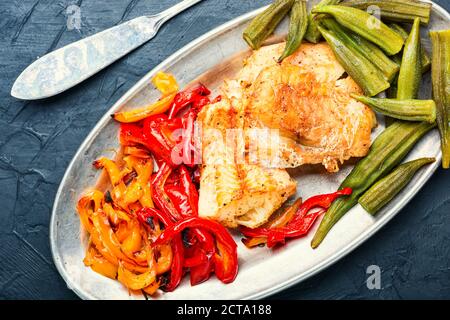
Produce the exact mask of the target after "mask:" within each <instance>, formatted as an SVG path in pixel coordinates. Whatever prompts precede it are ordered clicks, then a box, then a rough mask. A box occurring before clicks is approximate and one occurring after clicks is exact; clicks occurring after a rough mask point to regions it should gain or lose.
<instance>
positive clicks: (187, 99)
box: [169, 84, 211, 119]
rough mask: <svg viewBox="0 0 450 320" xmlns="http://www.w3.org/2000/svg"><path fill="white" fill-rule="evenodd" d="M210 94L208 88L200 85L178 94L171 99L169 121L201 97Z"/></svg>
mask: <svg viewBox="0 0 450 320" xmlns="http://www.w3.org/2000/svg"><path fill="white" fill-rule="evenodd" d="M210 93H211V91H209V90H208V88H206V87H205V86H204V85H202V84H199V85H197V86H195V87H193V88H190V89H186V90H184V91H181V92H178V93H177V94H176V95H175V98H174V99H173V102H172V106H171V108H170V111H169V119H172V118H174V117H175V116H176V115H177V113H178V112H179V111H181V110H182V109H184V108H186V107H187V106H188V105H190V104H193V103H194V102H195V101H196V100H198V99H200V98H201V97H202V96H208V95H209V94H210Z"/></svg>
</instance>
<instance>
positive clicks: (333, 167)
mask: <svg viewBox="0 0 450 320" xmlns="http://www.w3.org/2000/svg"><path fill="white" fill-rule="evenodd" d="M283 48H284V44H275V45H271V46H267V47H263V48H261V49H260V50H258V51H255V52H254V53H253V54H252V55H251V56H250V57H249V58H248V59H247V60H246V61H245V63H244V67H243V69H242V70H241V71H240V72H239V73H238V75H237V77H236V78H235V79H234V80H229V81H226V82H225V84H224V86H223V88H222V90H223V92H224V95H226V96H228V97H230V99H231V101H232V103H233V106H237V107H236V108H238V109H239V108H241V109H242V108H243V109H244V119H245V124H244V127H245V128H264V127H266V128H270V129H277V130H279V132H280V135H281V137H280V142H279V144H278V145H275V146H274V145H273V144H272V145H268V146H267V147H268V148H276V149H277V150H274V149H272V150H267V152H265V153H264V152H262V154H270V155H271V157H273V154H277V155H278V157H277V161H276V163H278V165H279V167H281V168H290V167H297V166H300V165H303V164H317V163H321V164H323V165H324V166H325V168H326V169H327V170H328V171H330V172H336V171H338V170H339V164H340V163H342V162H344V161H345V160H347V159H349V158H351V157H362V156H365V155H366V154H367V152H368V150H369V147H370V135H371V131H372V128H373V127H374V126H375V125H376V120H375V115H374V113H373V111H372V110H371V109H370V108H368V107H367V106H365V105H364V104H362V103H360V102H358V101H356V100H354V99H353V98H351V97H350V93H361V89H360V88H359V87H358V85H357V84H356V83H355V82H354V81H353V80H352V79H351V78H350V77H349V76H347V75H346V74H345V70H344V69H343V68H342V66H341V65H340V64H339V62H338V61H337V60H336V58H335V57H334V54H333V52H332V51H331V49H330V48H329V46H328V45H327V44H326V43H320V44H317V45H314V44H302V46H301V47H300V48H299V49H298V50H297V52H295V53H294V54H293V55H292V56H290V57H288V58H286V59H285V60H284V61H283V63H282V64H281V65H279V64H278V63H277V62H276V59H277V57H278V56H279V55H280V53H281V52H282V51H283ZM247 144H249V142H248V141H247ZM269 160H270V159H264V158H262V159H260V161H262V162H267V161H269ZM272 162H273V159H272Z"/></svg>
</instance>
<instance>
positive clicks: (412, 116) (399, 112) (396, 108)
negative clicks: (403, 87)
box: [351, 94, 436, 123]
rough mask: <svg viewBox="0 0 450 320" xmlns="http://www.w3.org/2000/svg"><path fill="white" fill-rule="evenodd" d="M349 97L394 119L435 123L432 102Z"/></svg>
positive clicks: (434, 108)
mask: <svg viewBox="0 0 450 320" xmlns="http://www.w3.org/2000/svg"><path fill="white" fill-rule="evenodd" d="M351 96H352V97H353V98H355V99H356V100H358V101H360V102H362V103H364V104H366V105H368V106H369V107H371V108H372V109H373V110H375V111H377V112H379V113H381V114H384V115H385V116H389V117H392V118H395V119H400V120H407V121H426V122H429V123H434V122H435V121H436V104H435V103H434V101H433V100H414V99H407V100H398V99H384V98H369V97H364V96H360V95H356V94H351Z"/></svg>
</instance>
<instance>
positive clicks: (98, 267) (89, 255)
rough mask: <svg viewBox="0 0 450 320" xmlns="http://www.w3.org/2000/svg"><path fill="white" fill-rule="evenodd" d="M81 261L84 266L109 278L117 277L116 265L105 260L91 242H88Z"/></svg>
mask: <svg viewBox="0 0 450 320" xmlns="http://www.w3.org/2000/svg"><path fill="white" fill-rule="evenodd" d="M83 262H84V265H85V266H87V267H91V269H92V270H94V271H95V272H97V273H99V274H101V275H103V276H105V277H108V278H111V279H116V277H117V265H114V264H113V263H111V262H109V261H108V260H106V259H105V258H104V257H103V256H102V255H101V254H100V253H99V252H98V251H97V249H95V247H94V246H93V245H92V244H89V246H88V249H87V251H86V256H85V258H84V260H83Z"/></svg>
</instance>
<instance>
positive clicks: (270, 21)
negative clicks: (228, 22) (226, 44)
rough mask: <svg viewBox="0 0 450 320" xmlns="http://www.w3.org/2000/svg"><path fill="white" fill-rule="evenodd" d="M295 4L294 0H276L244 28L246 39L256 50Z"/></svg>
mask: <svg viewBox="0 0 450 320" xmlns="http://www.w3.org/2000/svg"><path fill="white" fill-rule="evenodd" d="M293 4H294V0H275V2H274V3H272V4H271V5H270V6H269V7H268V8H267V9H266V10H264V11H263V12H261V13H260V14H259V15H257V16H256V17H255V18H254V19H253V20H252V21H251V22H250V24H249V25H248V27H247V28H246V29H245V30H244V34H243V37H244V40H245V41H246V42H247V43H248V45H249V46H250V47H251V48H252V49H254V50H256V49H259V48H260V47H261V44H262V43H263V42H264V40H266V39H267V37H269V36H270V35H271V34H272V33H273V31H274V30H275V28H276V27H277V25H278V24H279V23H280V22H281V20H283V18H284V17H285V16H286V14H287V13H288V12H289V10H290V9H291V7H292V5H293Z"/></svg>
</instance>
